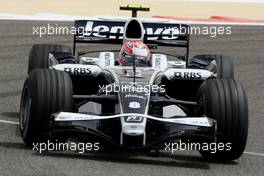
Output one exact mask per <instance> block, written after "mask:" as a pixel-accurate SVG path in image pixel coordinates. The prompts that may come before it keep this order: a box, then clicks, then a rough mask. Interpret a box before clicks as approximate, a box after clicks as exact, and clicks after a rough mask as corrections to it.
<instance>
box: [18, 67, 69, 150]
mask: <svg viewBox="0 0 264 176" xmlns="http://www.w3.org/2000/svg"><path fill="white" fill-rule="evenodd" d="M72 109H73V96H72V82H71V78H70V76H69V75H68V74H67V73H65V72H62V71H57V70H49V69H35V70H33V71H31V72H30V73H29V75H28V78H27V79H26V81H25V83H24V86H23V90H22V96H21V104H20V119H19V127H20V133H21V136H22V139H23V140H24V143H25V144H26V145H27V146H32V144H33V143H34V142H41V141H44V140H47V139H48V138H49V136H48V132H49V130H50V119H51V114H52V113H55V112H59V111H65V112H71V111H72Z"/></svg>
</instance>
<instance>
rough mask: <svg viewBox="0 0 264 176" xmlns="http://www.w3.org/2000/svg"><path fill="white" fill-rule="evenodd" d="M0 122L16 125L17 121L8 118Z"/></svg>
mask: <svg viewBox="0 0 264 176" xmlns="http://www.w3.org/2000/svg"><path fill="white" fill-rule="evenodd" d="M0 123H6V124H11V125H18V124H19V123H18V122H14V121H9V120H0Z"/></svg>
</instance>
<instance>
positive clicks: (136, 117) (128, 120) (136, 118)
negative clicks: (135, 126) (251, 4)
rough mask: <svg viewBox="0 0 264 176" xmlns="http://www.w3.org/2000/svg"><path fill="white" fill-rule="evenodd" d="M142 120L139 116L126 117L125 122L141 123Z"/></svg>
mask: <svg viewBox="0 0 264 176" xmlns="http://www.w3.org/2000/svg"><path fill="white" fill-rule="evenodd" d="M142 120H143V117H140V116H128V117H127V119H126V121H127V122H141V121H142Z"/></svg>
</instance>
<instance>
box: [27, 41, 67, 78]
mask: <svg viewBox="0 0 264 176" xmlns="http://www.w3.org/2000/svg"><path fill="white" fill-rule="evenodd" d="M52 52H66V53H72V50H71V48H70V47H68V46H64V45H54V44H36V45H33V46H32V48H31V50H30V53H29V58H28V73H30V72H31V71H32V70H34V69H36V68H49V53H52Z"/></svg>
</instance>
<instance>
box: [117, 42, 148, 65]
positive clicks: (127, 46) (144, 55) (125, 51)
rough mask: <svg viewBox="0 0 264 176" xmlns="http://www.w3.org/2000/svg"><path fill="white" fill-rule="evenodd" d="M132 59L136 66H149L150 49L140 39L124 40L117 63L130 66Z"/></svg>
mask: <svg viewBox="0 0 264 176" xmlns="http://www.w3.org/2000/svg"><path fill="white" fill-rule="evenodd" d="M134 59H135V64H136V65H137V66H150V51H149V48H148V46H147V45H146V44H144V43H143V42H141V41H126V42H124V44H123V46H122V48H121V51H120V53H119V64H120V65H123V66H131V65H133V60H134Z"/></svg>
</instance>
